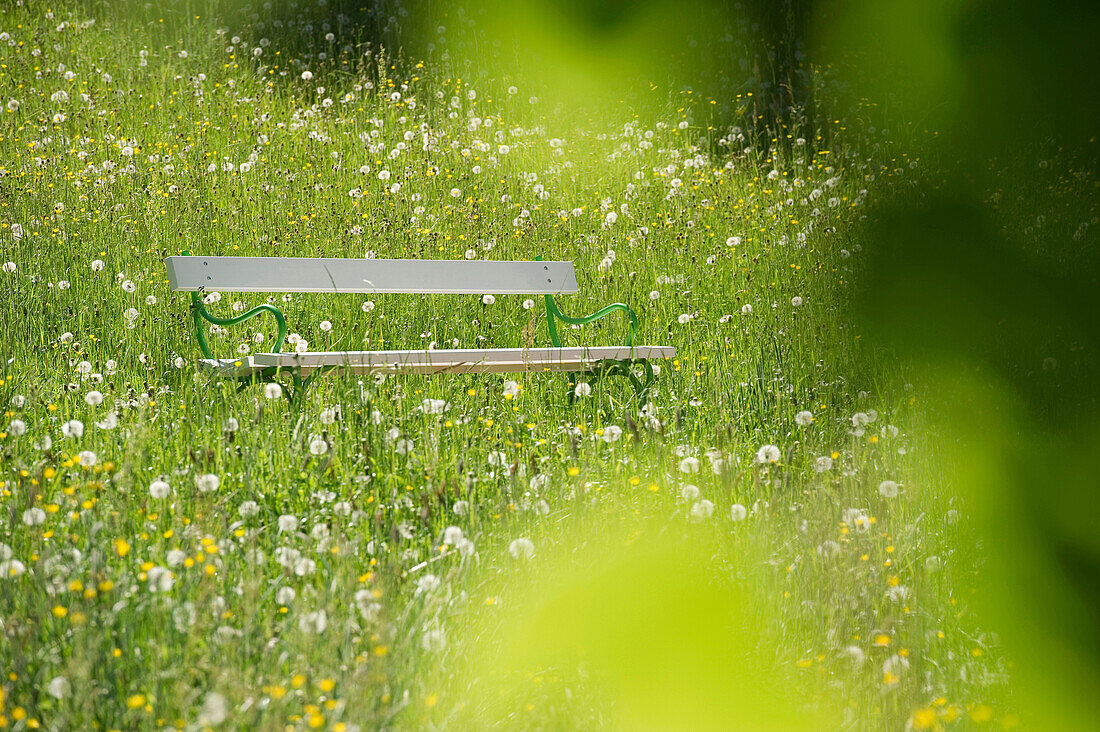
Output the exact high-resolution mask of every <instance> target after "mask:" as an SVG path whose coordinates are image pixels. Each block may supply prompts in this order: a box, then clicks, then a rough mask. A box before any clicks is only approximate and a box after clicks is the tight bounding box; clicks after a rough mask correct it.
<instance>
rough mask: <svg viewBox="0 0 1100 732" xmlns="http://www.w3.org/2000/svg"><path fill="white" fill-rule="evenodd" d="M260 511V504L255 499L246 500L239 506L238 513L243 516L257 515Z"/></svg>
mask: <svg viewBox="0 0 1100 732" xmlns="http://www.w3.org/2000/svg"><path fill="white" fill-rule="evenodd" d="M259 512H260V506H259V504H258V503H256V502H255V501H244V502H243V503H241V505H240V506H237V514H238V515H239V516H241V517H242V518H249V517H251V516H255V515H256V514H258V513H259Z"/></svg>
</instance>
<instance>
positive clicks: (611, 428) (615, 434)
mask: <svg viewBox="0 0 1100 732" xmlns="http://www.w3.org/2000/svg"><path fill="white" fill-rule="evenodd" d="M622 436H623V428H622V427H619V426H618V425H614V424H612V425H608V426H607V427H604V428H603V441H604V442H606V443H609V444H610V443H612V442H617V441H618V440H619V438H620V437H622Z"/></svg>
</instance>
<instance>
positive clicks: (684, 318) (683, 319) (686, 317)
mask: <svg viewBox="0 0 1100 732" xmlns="http://www.w3.org/2000/svg"><path fill="white" fill-rule="evenodd" d="M691 319H692V316H691V315H690V314H688V313H680V316H679V317H678V318H676V322H678V323H679V324H680V325H687V324H688V323H690V322H691Z"/></svg>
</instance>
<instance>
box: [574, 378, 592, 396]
mask: <svg viewBox="0 0 1100 732" xmlns="http://www.w3.org/2000/svg"><path fill="white" fill-rule="evenodd" d="M573 395H574V396H578V397H581V398H582V399H583V398H584V397H589V396H592V385H591V384H589V383H588V382H586V381H582V382H580V383H579V384H577V385H576V386H575V387H573Z"/></svg>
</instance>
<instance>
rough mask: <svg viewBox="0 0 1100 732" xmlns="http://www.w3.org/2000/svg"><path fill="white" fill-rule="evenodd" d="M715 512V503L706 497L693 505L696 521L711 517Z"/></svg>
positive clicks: (692, 514) (692, 510) (692, 515)
mask: <svg viewBox="0 0 1100 732" xmlns="http://www.w3.org/2000/svg"><path fill="white" fill-rule="evenodd" d="M713 513H714V504H713V503H711V502H710V501H708V500H707V499H705V498H704V499H703V500H701V501H699V502H698V503H696V504H695V505H694V506H692V507H691V517H692V518H693V519H695V520H696V521H702V520H703V519H707V518H710V517H711V515H712V514H713Z"/></svg>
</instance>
